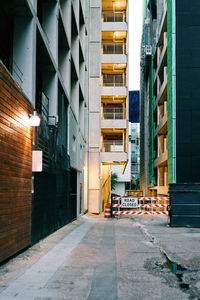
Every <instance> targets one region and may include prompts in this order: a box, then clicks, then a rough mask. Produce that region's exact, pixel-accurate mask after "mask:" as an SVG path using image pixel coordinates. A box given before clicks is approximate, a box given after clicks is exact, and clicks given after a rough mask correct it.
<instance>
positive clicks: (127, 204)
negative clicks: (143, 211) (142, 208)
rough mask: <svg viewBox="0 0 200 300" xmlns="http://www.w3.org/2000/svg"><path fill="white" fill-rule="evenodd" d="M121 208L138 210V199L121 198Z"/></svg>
mask: <svg viewBox="0 0 200 300" xmlns="http://www.w3.org/2000/svg"><path fill="white" fill-rule="evenodd" d="M121 208H138V198H134V197H123V198H122V200H121Z"/></svg>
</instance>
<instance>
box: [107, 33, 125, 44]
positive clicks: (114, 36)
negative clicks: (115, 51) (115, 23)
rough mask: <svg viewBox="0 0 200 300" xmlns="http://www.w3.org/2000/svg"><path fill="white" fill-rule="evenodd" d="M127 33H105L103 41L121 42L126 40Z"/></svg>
mask: <svg viewBox="0 0 200 300" xmlns="http://www.w3.org/2000/svg"><path fill="white" fill-rule="evenodd" d="M126 38H127V31H103V32H102V40H103V41H112V42H121V41H123V40H126Z"/></svg>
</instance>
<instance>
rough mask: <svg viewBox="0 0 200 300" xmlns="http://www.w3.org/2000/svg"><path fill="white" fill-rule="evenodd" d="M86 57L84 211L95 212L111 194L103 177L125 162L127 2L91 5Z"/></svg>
mask: <svg viewBox="0 0 200 300" xmlns="http://www.w3.org/2000/svg"><path fill="white" fill-rule="evenodd" d="M89 52H90V74H89V76H90V79H89V81H90V82H89V210H90V211H91V212H94V213H99V212H101V211H102V209H103V207H104V204H105V203H107V202H108V201H109V194H110V192H106V191H110V187H108V186H106V185H105V184H102V178H104V179H103V182H104V183H105V182H107V184H108V185H110V179H109V177H110V166H111V165H121V169H122V172H123V170H124V168H125V166H126V163H127V161H128V1H127V0H116V1H112V0H91V1H90V49H89ZM102 174H103V175H102ZM105 174H107V175H105ZM106 176H107V179H106V180H105V177H106ZM101 187H103V188H102V190H101Z"/></svg>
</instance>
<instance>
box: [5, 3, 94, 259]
mask: <svg viewBox="0 0 200 300" xmlns="http://www.w3.org/2000/svg"><path fill="white" fill-rule="evenodd" d="M0 16H1V18H0V36H1V45H0V60H1V61H0V80H1V82H0V84H1V87H0V90H1V95H0V105H1V106H2V107H4V108H5V110H2V109H1V112H0V119H1V122H0V123H1V143H0V160H1V161H2V162H3V164H2V166H1V171H0V181H1V183H0V194H1V196H0V198H1V200H0V201H1V205H2V206H3V208H2V207H1V208H2V209H1V212H0V222H1V225H0V227H1V233H0V241H3V240H5V236H6V238H7V239H8V241H7V242H6V243H0V244H1V245H2V247H1V248H0V260H4V259H6V258H7V257H9V256H11V255H13V254H15V253H16V252H18V251H20V250H21V249H22V248H24V247H27V246H29V245H30V244H31V243H35V242H37V241H38V240H39V239H41V238H43V237H44V236H46V235H48V234H50V233H51V232H53V231H55V230H56V229H58V228H59V227H61V226H63V225H64V224H66V223H67V222H70V221H71V220H73V219H75V218H76V217H77V216H78V215H80V214H82V213H83V212H84V211H86V210H87V209H88V193H87V191H88V167H87V164H88V93H89V89H88V87H89V82H88V74H89V69H88V68H89V65H88V51H89V50H88V29H89V27H88V21H89V3H88V1H85V0H60V1H57V0H49V1H45V0H38V1H35V0H21V1H14V0H11V1H1V3H0ZM33 109H36V110H37V112H38V113H39V115H40V118H41V125H40V126H39V127H38V128H35V129H34V130H33V129H32V128H31V127H30V125H29V123H28V118H29V117H28V116H29V114H30V113H32V110H33ZM33 132H34V136H33ZM5 137H7V142H6V143H7V144H8V145H9V147H8V149H10V153H9V151H6V152H5V149H7V148H5V141H4V142H3V138H5ZM32 142H33V144H32ZM15 145H19V148H16V149H15ZM32 150H38V151H42V170H41V172H33V173H32V172H31V171H32ZM15 151H16V152H15ZM23 151H24V154H23V153H22V152H23ZM18 152H19V154H18ZM3 153H4V154H3ZM15 153H16V156H15ZM3 178H4V179H3ZM8 191H10V193H8ZM14 191H15V193H14ZM24 215H25V216H26V218H24ZM6 219H7V220H9V222H7V223H6V222H5V220H6ZM20 220H24V223H23V224H24V226H19V224H20ZM25 223H26V224H25ZM8 225H9V226H8ZM26 226H27V227H26ZM26 228H28V229H27V230H26ZM20 240H22V242H20ZM11 243H13V246H12V247H10V244H11Z"/></svg>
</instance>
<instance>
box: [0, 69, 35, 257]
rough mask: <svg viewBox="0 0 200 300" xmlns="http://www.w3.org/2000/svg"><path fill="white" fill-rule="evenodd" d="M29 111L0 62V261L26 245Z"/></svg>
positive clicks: (29, 188)
mask: <svg viewBox="0 0 200 300" xmlns="http://www.w3.org/2000/svg"><path fill="white" fill-rule="evenodd" d="M31 111H32V107H31V105H30V104H29V103H28V101H27V100H26V98H25V97H24V96H23V94H22V92H21V91H20V89H19V88H18V87H17V85H16V84H15V83H14V81H13V79H12V78H11V76H10V75H9V74H8V73H7V71H6V70H5V68H4V67H3V66H2V64H1V63H0V262H1V261H3V260H5V259H7V258H8V257H10V256H12V255H13V254H15V253H17V252H18V251H20V250H21V249H23V248H25V247H27V246H28V245H30V240H31V239H30V237H31V198H32V197H31V180H32V179H31V178H32V129H31V127H30V126H29V125H28V123H27V120H28V114H29V113H30V112H31Z"/></svg>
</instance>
